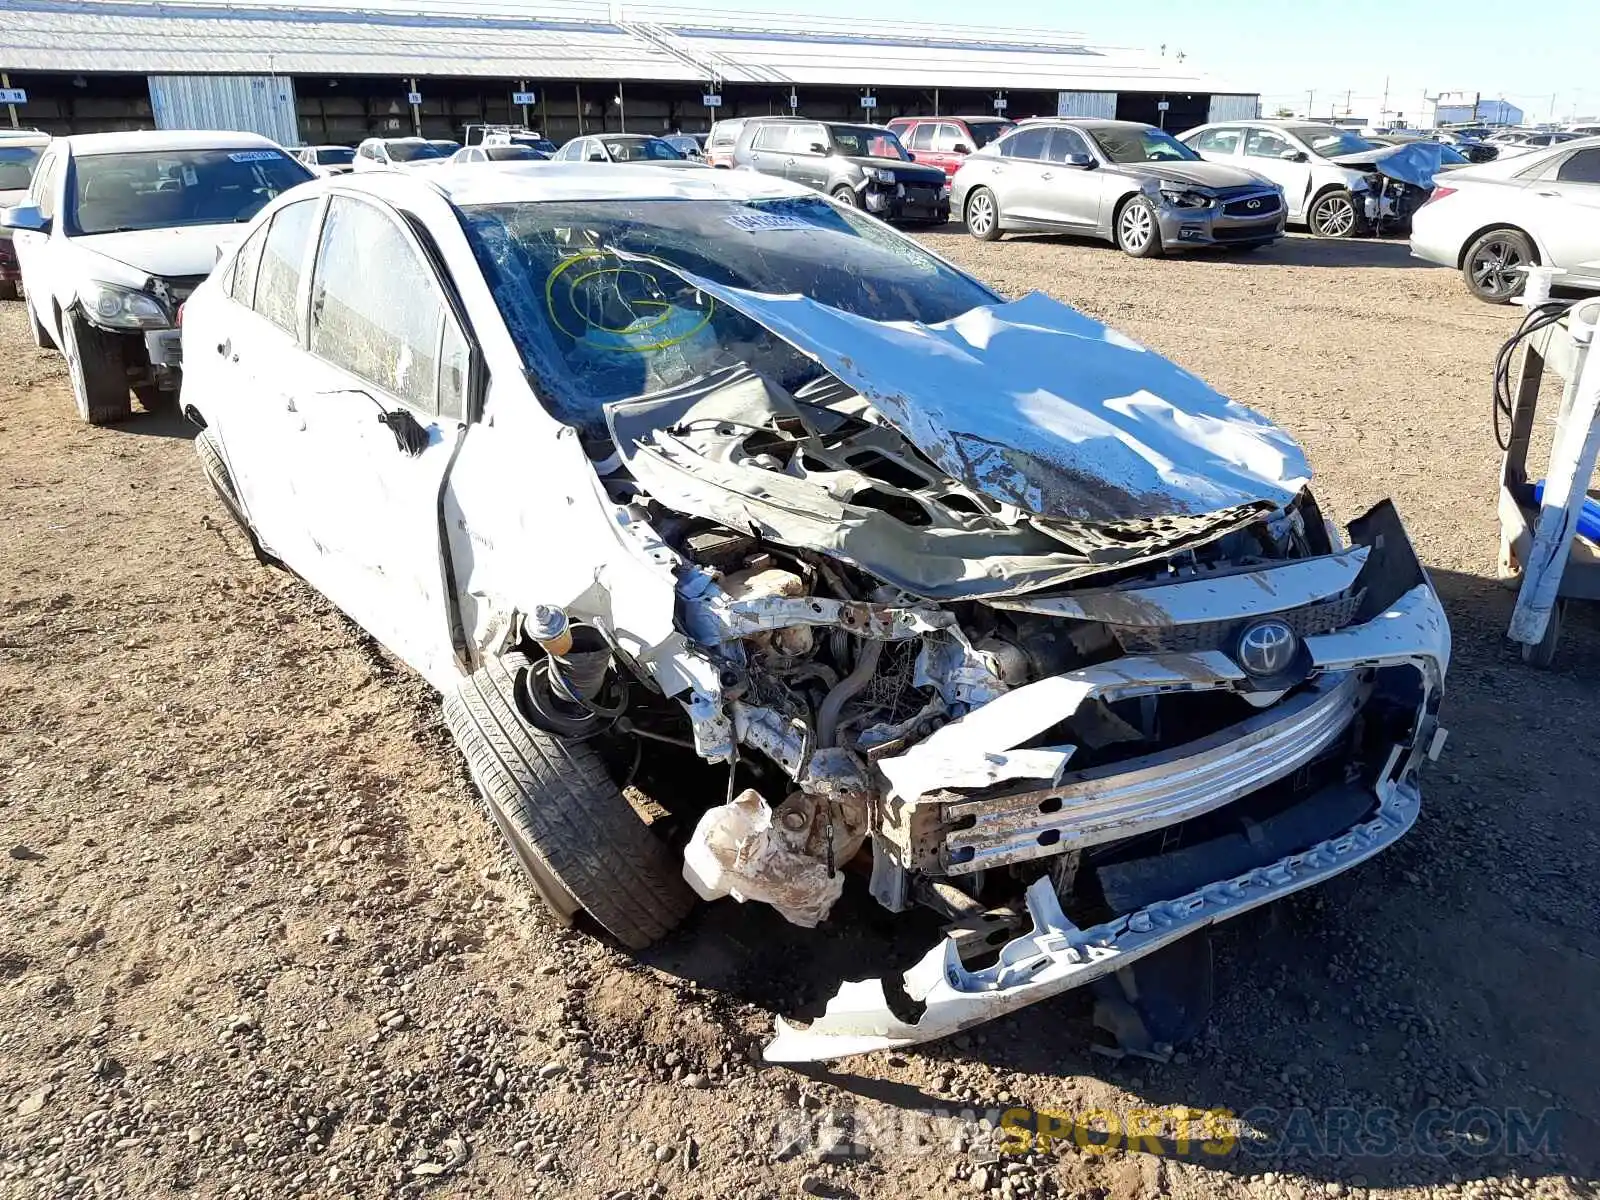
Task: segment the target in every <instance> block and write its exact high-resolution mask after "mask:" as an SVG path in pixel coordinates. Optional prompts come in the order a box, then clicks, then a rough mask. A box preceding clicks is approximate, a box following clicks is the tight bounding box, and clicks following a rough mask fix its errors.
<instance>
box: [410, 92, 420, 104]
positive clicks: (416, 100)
mask: <svg viewBox="0 0 1600 1200" xmlns="http://www.w3.org/2000/svg"><path fill="white" fill-rule="evenodd" d="M406 103H407V104H421V103H422V93H421V92H407V93H406Z"/></svg>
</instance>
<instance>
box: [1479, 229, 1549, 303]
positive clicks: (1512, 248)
mask: <svg viewBox="0 0 1600 1200" xmlns="http://www.w3.org/2000/svg"><path fill="white" fill-rule="evenodd" d="M1538 261H1539V254H1538V251H1536V250H1535V249H1534V248H1533V242H1532V240H1531V239H1530V238H1529V237H1528V235H1527V234H1525V233H1523V232H1522V231H1521V230H1520V229H1491V230H1489V231H1488V232H1486V233H1481V234H1479V235H1478V236H1477V237H1475V238H1474V239H1473V240H1472V244H1471V245H1469V246H1468V247H1467V252H1466V253H1465V254H1463V255H1462V256H1461V277H1462V278H1463V279H1465V280H1466V281H1467V291H1469V292H1471V293H1472V294H1473V295H1474V296H1476V297H1477V298H1478V299H1479V300H1482V301H1483V302H1484V303H1485V304H1507V303H1509V302H1511V301H1512V300H1514V299H1516V298H1517V297H1518V296H1520V295H1522V289H1523V288H1525V287H1526V286H1527V284H1528V277H1527V275H1526V274H1524V273H1523V272H1522V271H1519V270H1517V269H1516V268H1517V267H1523V266H1531V265H1532V264H1534V263H1537V262H1538Z"/></svg>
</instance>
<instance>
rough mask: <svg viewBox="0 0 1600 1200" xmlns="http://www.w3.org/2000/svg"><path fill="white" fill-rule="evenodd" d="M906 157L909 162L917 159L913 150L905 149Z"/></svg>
mask: <svg viewBox="0 0 1600 1200" xmlns="http://www.w3.org/2000/svg"><path fill="white" fill-rule="evenodd" d="M906 158H907V160H909V161H910V162H916V161H917V152H916V151H915V150H907V151H906Z"/></svg>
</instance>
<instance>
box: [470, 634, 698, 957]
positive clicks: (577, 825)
mask: <svg viewBox="0 0 1600 1200" xmlns="http://www.w3.org/2000/svg"><path fill="white" fill-rule="evenodd" d="M527 669H528V660H527V659H526V658H525V657H523V656H522V655H520V654H508V655H505V656H504V657H500V658H493V659H490V660H489V661H488V662H486V663H485V664H484V665H483V666H482V667H481V668H479V669H478V670H477V671H475V672H473V673H472V674H471V675H469V676H468V677H467V678H466V679H464V680H462V681H461V683H460V685H459V686H458V687H457V688H456V689H455V690H454V691H452V692H448V693H446V694H445V700H444V719H445V724H447V725H448V726H449V727H450V732H451V733H452V734H454V735H455V739H456V745H458V746H460V747H461V752H462V754H463V755H465V757H466V760H467V768H468V770H469V771H470V772H471V773H472V781H473V782H474V783H475V784H476V785H477V787H478V793H479V795H480V796H482V797H483V800H484V803H485V805H486V806H487V808H488V810H489V815H490V817H491V818H493V820H494V823H495V825H496V826H498V827H499V829H500V832H501V834H502V835H503V836H504V837H505V839H506V841H507V842H508V843H509V844H510V846H511V849H512V851H513V853H515V854H516V856H517V859H518V861H519V862H521V863H522V866H523V868H524V869H525V870H526V871H527V873H528V877H529V879H530V880H531V881H532V882H533V885H534V887H535V888H536V889H537V890H538V891H539V894H540V895H541V896H542V897H543V898H544V900H545V903H546V904H548V905H549V906H550V908H551V909H552V910H553V911H554V912H555V913H556V915H557V916H558V917H560V918H562V919H563V920H566V921H570V920H571V918H572V916H573V914H574V912H575V911H576V910H577V909H578V908H580V907H581V908H582V909H583V910H584V911H586V912H587V913H588V914H589V915H590V916H591V917H593V918H594V919H595V920H596V921H597V922H598V923H599V924H600V925H601V927H602V928H604V929H605V930H606V932H607V933H609V934H611V936H612V937H614V938H616V939H617V940H618V941H619V942H621V943H622V944H623V945H624V946H627V947H628V948H629V949H632V950H642V949H644V947H646V946H648V945H650V944H651V943H652V942H654V941H657V940H658V939H660V938H662V937H664V936H665V935H666V934H667V933H668V932H669V931H671V930H672V929H673V927H675V926H676V925H677V924H678V922H680V921H681V920H683V918H684V917H685V916H686V915H687V914H688V912H689V910H690V909H691V908H693V907H694V902H695V897H694V893H693V892H691V891H690V890H689V885H688V884H686V883H685V882H684V881H683V873H682V870H681V868H680V867H679V865H678V864H677V863H676V862H675V861H674V858H673V856H672V854H671V852H670V851H669V850H668V848H667V846H666V845H665V844H663V843H662V842H661V841H659V840H658V839H657V838H656V837H655V835H653V834H652V833H651V832H650V830H649V829H648V828H647V827H646V825H645V823H644V822H643V821H642V820H641V819H640V818H639V815H638V814H637V813H635V812H634V811H633V808H632V807H631V806H630V805H629V804H628V802H627V800H625V799H624V798H623V795H622V791H621V789H620V788H618V787H617V785H616V783H615V782H614V781H613V780H612V778H611V776H610V775H609V774H608V773H607V772H606V767H605V763H604V762H602V761H601V759H600V756H599V755H598V754H597V753H596V752H595V750H594V748H593V747H592V746H590V745H588V744H587V743H584V742H567V741H563V740H561V739H560V738H556V737H553V736H552V735H550V734H548V733H546V732H544V731H543V730H541V729H536V728H534V727H533V726H532V725H529V724H528V723H527V721H525V720H524V719H523V717H522V713H521V711H520V710H519V709H518V707H517V700H516V692H517V686H518V680H519V677H520V676H521V674H522V673H523V672H524V671H526V670H527Z"/></svg>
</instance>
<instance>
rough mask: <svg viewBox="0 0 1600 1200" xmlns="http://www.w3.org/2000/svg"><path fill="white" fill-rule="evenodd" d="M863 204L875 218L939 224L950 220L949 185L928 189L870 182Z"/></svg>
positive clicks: (863, 192) (918, 186)
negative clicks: (935, 222) (936, 222)
mask: <svg viewBox="0 0 1600 1200" xmlns="http://www.w3.org/2000/svg"><path fill="white" fill-rule="evenodd" d="M861 202H862V204H863V205H865V207H866V209H867V211H868V212H870V213H871V214H872V215H873V216H876V217H882V218H883V219H884V220H887V221H938V222H944V221H948V220H949V219H950V186H949V184H947V183H946V184H938V185H933V186H928V187H923V186H920V185H910V184H904V183H892V184H885V183H878V182H869V183H868V184H867V186H866V187H865V188H864V189H862V193H861Z"/></svg>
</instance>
